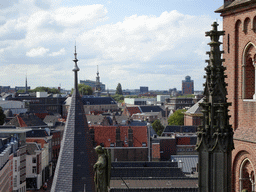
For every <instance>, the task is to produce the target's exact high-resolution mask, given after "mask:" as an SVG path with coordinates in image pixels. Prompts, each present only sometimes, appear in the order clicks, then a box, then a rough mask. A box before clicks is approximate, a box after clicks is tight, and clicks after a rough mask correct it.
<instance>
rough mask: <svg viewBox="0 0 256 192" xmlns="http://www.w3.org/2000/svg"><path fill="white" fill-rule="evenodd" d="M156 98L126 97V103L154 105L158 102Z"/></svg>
mask: <svg viewBox="0 0 256 192" xmlns="http://www.w3.org/2000/svg"><path fill="white" fill-rule="evenodd" d="M156 101H157V100H156V98H124V102H125V104H128V105H152V104H156Z"/></svg>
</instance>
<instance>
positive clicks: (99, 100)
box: [82, 96, 117, 105]
mask: <svg viewBox="0 0 256 192" xmlns="http://www.w3.org/2000/svg"><path fill="white" fill-rule="evenodd" d="M82 101H83V104H84V105H110V104H117V103H116V101H115V100H114V99H113V98H112V97H88V96H83V97H82Z"/></svg>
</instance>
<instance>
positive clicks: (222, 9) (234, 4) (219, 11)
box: [215, 0, 255, 13]
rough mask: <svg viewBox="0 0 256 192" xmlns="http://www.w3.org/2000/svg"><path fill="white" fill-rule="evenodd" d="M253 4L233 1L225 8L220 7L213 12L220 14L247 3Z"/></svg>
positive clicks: (242, 0) (246, 0)
mask: <svg viewBox="0 0 256 192" xmlns="http://www.w3.org/2000/svg"><path fill="white" fill-rule="evenodd" d="M252 2H255V1H254V0H235V1H233V2H231V3H230V4H227V5H226V6H224V5H222V6H221V7H220V8H218V9H217V10H216V11H215V12H217V13H221V12H224V11H226V10H229V9H232V8H235V7H238V6H241V5H246V4H249V3H252Z"/></svg>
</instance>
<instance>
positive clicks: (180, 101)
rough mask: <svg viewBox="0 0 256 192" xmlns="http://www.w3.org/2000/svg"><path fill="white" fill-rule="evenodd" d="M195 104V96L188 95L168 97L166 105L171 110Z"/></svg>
mask: <svg viewBox="0 0 256 192" xmlns="http://www.w3.org/2000/svg"><path fill="white" fill-rule="evenodd" d="M193 105H194V101H193V98H191V97H188V98H184V97H172V98H167V99H166V104H165V107H168V109H170V110H177V109H184V108H186V107H192V106H193Z"/></svg>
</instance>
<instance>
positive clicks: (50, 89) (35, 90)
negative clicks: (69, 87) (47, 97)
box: [28, 86, 60, 94]
mask: <svg viewBox="0 0 256 192" xmlns="http://www.w3.org/2000/svg"><path fill="white" fill-rule="evenodd" d="M28 92H47V93H52V94H57V93H60V91H59V90H58V89H56V88H49V87H43V86H41V87H36V88H35V89H31V90H28Z"/></svg>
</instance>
